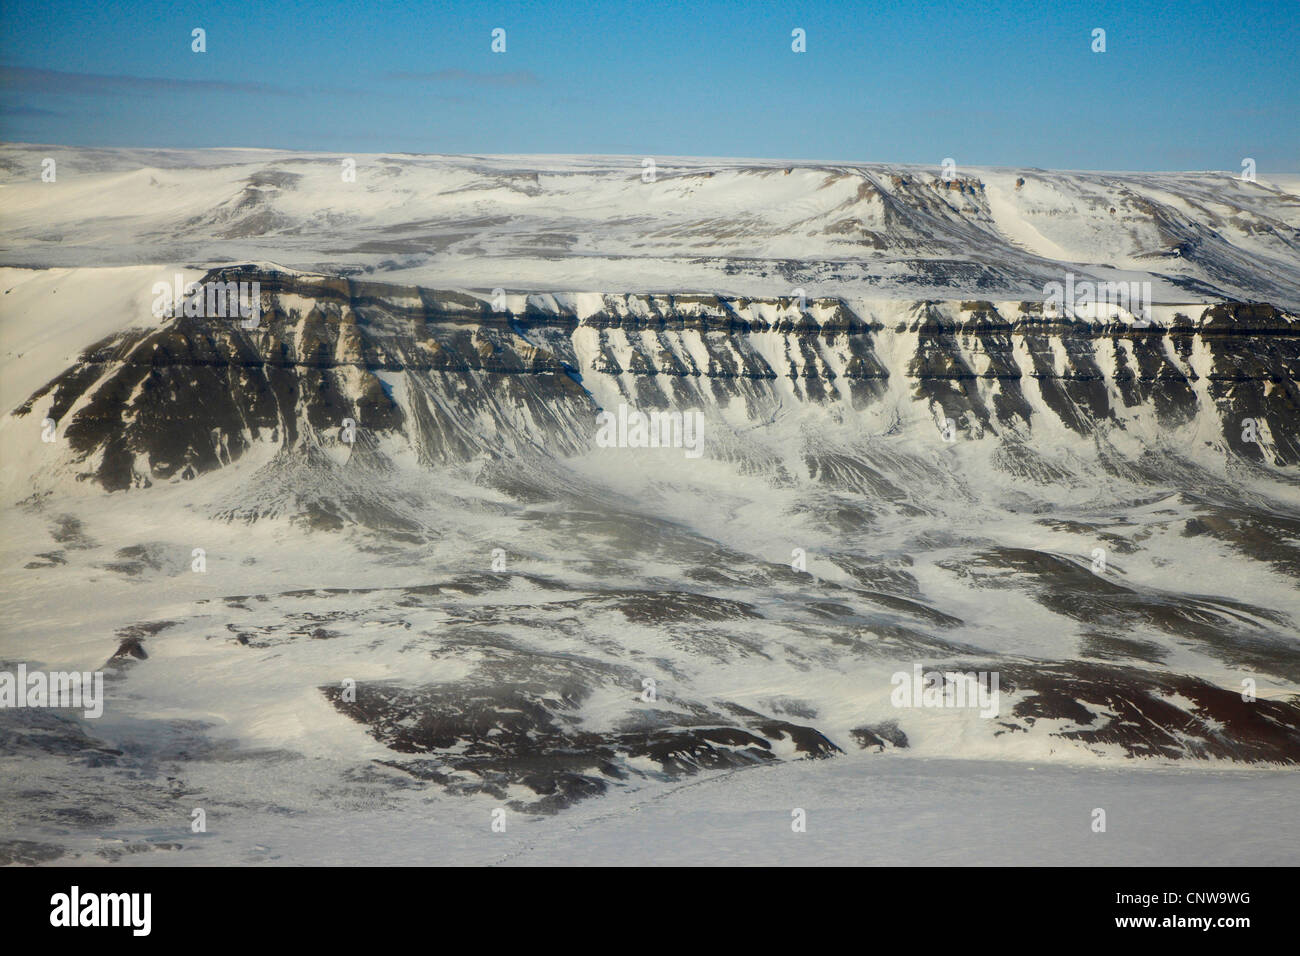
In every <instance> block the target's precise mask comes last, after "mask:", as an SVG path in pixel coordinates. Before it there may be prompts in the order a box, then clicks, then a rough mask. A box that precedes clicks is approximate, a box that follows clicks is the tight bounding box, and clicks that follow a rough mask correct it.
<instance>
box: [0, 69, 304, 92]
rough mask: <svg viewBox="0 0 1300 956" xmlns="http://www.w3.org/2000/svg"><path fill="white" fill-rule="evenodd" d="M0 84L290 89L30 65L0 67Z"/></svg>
mask: <svg viewBox="0 0 1300 956" xmlns="http://www.w3.org/2000/svg"><path fill="white" fill-rule="evenodd" d="M0 86H2V87H4V89H5V90H6V91H19V92H24V93H54V94H99V95H113V94H120V93H260V94H263V95H267V94H280V95H284V94H287V93H288V92H289V91H288V90H286V89H283V88H282V87H278V86H269V85H267V84H265V83H232V82H229V81H227V80H183V79H177V78H175V77H160V76H129V75H127V76H110V75H107V74H102V73H65V72H64V71H62V70H40V69H35V68H33V67H27V66H0Z"/></svg>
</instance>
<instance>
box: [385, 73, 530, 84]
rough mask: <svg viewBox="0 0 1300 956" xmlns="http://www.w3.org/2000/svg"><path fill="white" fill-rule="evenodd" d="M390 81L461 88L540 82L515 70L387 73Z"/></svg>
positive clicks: (528, 74)
mask: <svg viewBox="0 0 1300 956" xmlns="http://www.w3.org/2000/svg"><path fill="white" fill-rule="evenodd" d="M388 79H390V80H410V81H415V82H421V83H452V84H458V85H461V86H482V87H500V88H505V87H521V86H539V85H541V82H542V81H541V80H540V79H539V78H538V76H537V74H536V73H534V72H533V71H532V70H515V71H513V72H510V73H473V72H471V71H469V70H435V71H433V72H432V73H389V74H388Z"/></svg>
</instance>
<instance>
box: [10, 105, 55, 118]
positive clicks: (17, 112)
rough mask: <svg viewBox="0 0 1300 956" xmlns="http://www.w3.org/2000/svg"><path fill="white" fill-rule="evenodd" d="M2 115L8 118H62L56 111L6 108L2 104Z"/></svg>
mask: <svg viewBox="0 0 1300 956" xmlns="http://www.w3.org/2000/svg"><path fill="white" fill-rule="evenodd" d="M0 113H4V114H5V115H6V116H62V115H64V114H62V113H56V112H55V111H54V110H43V109H40V108H38V107H35V106H5V105H3V104H0Z"/></svg>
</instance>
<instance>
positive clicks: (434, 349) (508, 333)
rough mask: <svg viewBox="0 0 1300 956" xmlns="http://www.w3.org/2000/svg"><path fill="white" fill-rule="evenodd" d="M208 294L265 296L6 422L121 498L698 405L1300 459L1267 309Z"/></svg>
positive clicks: (356, 288)
mask: <svg viewBox="0 0 1300 956" xmlns="http://www.w3.org/2000/svg"><path fill="white" fill-rule="evenodd" d="M207 279H208V280H212V281H223V282H224V281H234V280H238V281H248V282H254V281H255V282H258V283H259V285H260V290H261V295H262V314H261V319H260V322H259V323H258V327H257V328H255V329H247V328H243V327H242V325H241V323H240V322H239V321H233V320H229V319H213V318H186V317H178V318H175V319H169V320H167V321H166V322H165V323H163V324H162V325H161V326H160V327H158V328H155V329H152V330H140V329H136V330H130V331H125V332H122V333H119V334H117V335H114V336H111V337H110V338H108V339H105V340H104V341H101V342H99V343H97V344H96V345H94V346H92V347H91V348H89V349H87V350H86V351H85V352H84V354H83V355H82V356H81V359H80V361H79V362H77V363H76V364H74V365H73V366H71V367H70V368H68V369H67V370H66V371H65V372H64V373H63V374H62V375H60V376H58V377H57V378H55V379H54V380H53V381H51V382H49V383H48V384H47V385H45V386H44V387H43V388H41V389H40V390H38V391H37V392H36V393H35V394H34V395H32V396H31V397H30V398H29V399H28V400H27V401H26V402H25V403H24V404H23V405H22V406H21V407H20V408H18V409H16V410H15V411H14V412H13V414H14V415H16V416H19V417H24V416H33V417H35V418H36V420H37V421H42V420H44V419H46V418H48V419H53V421H54V422H55V423H56V425H57V429H58V431H59V432H60V433H61V434H63V435H65V436H66V439H67V442H68V446H69V466H70V467H73V468H75V471H76V474H77V475H78V477H80V478H83V479H90V480H93V481H95V482H98V483H100V484H102V485H103V487H104V488H106V489H108V490H119V489H125V488H129V487H147V486H149V485H150V484H151V483H152V482H155V481H166V480H176V479H180V478H192V477H195V476H196V475H199V474H202V473H204V472H207V471H211V470H213V469H216V468H220V467H222V466H223V465H227V464H230V463H232V462H235V461H237V460H238V459H239V458H240V457H241V456H242V455H243V454H245V453H246V452H247V451H248V450H249V449H250V448H251V447H253V446H254V445H257V444H259V443H267V444H269V445H271V446H274V447H277V448H280V449H282V450H286V451H291V450H300V451H301V450H308V449H312V448H320V447H336V446H340V445H341V444H344V443H346V444H351V445H352V448H351V449H349V450H351V451H352V452H354V453H360V454H380V453H381V452H380V449H383V450H384V451H383V453H385V454H392V453H393V452H394V451H395V450H401V451H409V452H411V453H413V454H414V456H415V457H416V459H417V460H418V461H419V462H420V463H422V464H426V465H435V464H443V463H451V462H457V461H467V460H471V459H474V458H477V457H479V456H483V455H486V456H489V457H492V458H497V457H503V456H504V457H509V456H515V455H521V454H528V453H540V454H547V455H555V456H568V455H575V454H581V453H584V452H587V451H590V450H591V449H592V447H593V435H594V432H595V427H596V415H597V413H598V411H599V410H600V409H602V408H612V407H614V406H616V405H617V404H619V403H626V404H628V405H629V406H632V407H634V408H637V409H641V410H646V411H649V410H653V409H673V410H688V409H698V410H700V411H701V412H702V413H703V414H704V415H705V416H706V418H708V419H710V420H711V421H713V422H715V423H716V425H717V426H718V428H719V429H723V430H725V431H727V432H729V433H734V432H735V431H736V430H738V429H740V430H743V429H747V428H752V427H754V426H756V425H761V424H762V423H765V422H770V421H771V420H773V419H774V418H775V417H777V416H778V415H783V414H789V413H791V412H792V411H793V412H794V413H796V414H797V413H812V412H814V411H815V410H818V409H820V410H821V411H822V412H824V413H827V414H829V415H830V416H831V417H832V418H833V419H834V420H835V421H837V422H845V421H848V422H850V423H852V422H853V421H854V420H856V421H857V422H858V424H859V426H860V429H861V431H862V432H863V433H864V434H867V433H878V432H887V431H888V430H889V429H890V428H894V429H895V430H896V429H897V428H898V427H900V425H901V426H912V425H915V426H918V427H920V428H922V429H926V428H929V429H933V433H934V436H935V439H936V440H942V439H949V440H958V441H971V440H985V441H998V440H1003V441H1008V440H1014V441H1018V442H1023V441H1035V440H1054V438H1055V437H1056V436H1059V435H1061V434H1062V433H1069V434H1073V435H1075V436H1080V437H1103V438H1108V437H1109V436H1113V435H1120V434H1123V433H1129V434H1131V435H1134V436H1137V437H1141V438H1142V439H1143V440H1144V441H1148V442H1152V441H1160V440H1168V439H1170V438H1172V437H1174V436H1176V435H1178V434H1180V430H1186V436H1187V437H1188V438H1189V439H1190V440H1195V441H1196V442H1198V443H1201V444H1203V445H1204V444H1208V445H1210V446H1212V447H1216V448H1220V449H1222V450H1224V451H1226V452H1227V453H1229V454H1231V455H1234V456H1238V457H1241V458H1244V459H1249V460H1253V461H1257V462H1265V463H1269V464H1272V465H1277V466H1288V465H1295V464H1297V463H1300V435H1297V430H1296V428H1295V423H1296V422H1297V421H1300V387H1298V386H1297V381H1298V380H1300V324H1298V323H1297V320H1296V317H1295V316H1293V315H1289V314H1287V313H1284V312H1282V311H1280V310H1278V309H1275V308H1273V307H1272V306H1269V305H1247V304H1225V305H1216V306H1209V307H1204V306H1194V307H1177V308H1175V307H1157V310H1156V322H1155V323H1153V324H1152V325H1150V326H1149V327H1145V328H1142V327H1136V326H1134V325H1133V324H1132V323H1130V322H1126V321H1122V320H1119V319H1115V320H1109V321H1106V322H1094V323H1089V322H1079V321H1067V320H1064V319H1060V318H1054V317H1051V316H1050V315H1045V314H1044V311H1043V306H1042V304H1041V303H1016V302H1011V303H993V302H971V301H965V302H916V303H872V302H854V303H850V302H846V301H842V300H839V299H811V300H806V301H805V302H804V303H803V308H800V307H799V306H800V303H799V302H797V301H796V300H792V299H746V298H727V297H719V296H711V295H605V296H595V295H580V296H571V297H560V296H540V297H539V296H534V297H529V298H527V299H526V300H523V299H521V297H515V298H514V300H513V301H512V302H511V303H510V304H511V306H513V307H512V308H509V309H503V310H500V311H494V310H493V309H492V304H491V303H490V302H487V301H483V300H480V299H478V298H475V297H472V296H468V295H464V294H459V293H451V292H439V291H434V290H427V289H418V288H410V287H406V288H404V287H397V286H388V285H381V284H376V283H366V282H356V281H351V280H346V279H341V278H334V277H327V276H312V275H302V274H295V273H286V272H277V271H271V270H267V269H257V268H254V267H239V268H230V269H219V270H213V271H212V272H210V273H209V274H208V276H207ZM498 304H500V303H498ZM349 420H351V421H352V422H353V423H354V426H355V427H354V429H350V431H349V433H348V434H347V435H346V436H345V431H344V430H345V429H349V426H348V424H347V423H348V421H349ZM715 434H716V432H715ZM347 438H352V439H354V440H353V441H352V442H346V439H347ZM711 454H713V455H715V456H720V457H734V455H735V450H734V447H729V446H727V445H724V444H715V445H713V446H712V451H711Z"/></svg>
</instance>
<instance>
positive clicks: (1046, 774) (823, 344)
mask: <svg viewBox="0 0 1300 956" xmlns="http://www.w3.org/2000/svg"><path fill="white" fill-rule="evenodd" d="M46 158H50V159H53V160H54V168H56V169H57V177H56V178H55V180H54V181H53V182H47V181H42V178H41V172H42V168H43V165H42V161H43V160H44V159H46ZM347 160H351V161H352V167H354V169H355V177H354V178H351V179H350V178H349V177H348V175H346V174H347V171H348V170H349V168H350V167H349V164H348V163H347V162H346V161H347ZM642 172H643V166H642V163H641V162H640V160H639V158H637V159H633V158H618V157H559V158H557V157H545V156H511V157H455V156H406V155H391V156H390V155H385V156H354V157H347V156H337V155H326V154H301V153H289V152H279V151H267V150H201V151H178V150H109V149H74V148H65V147H39V146H24V145H12V144H11V145H4V146H0V412H2V414H0V528H2V529H3V534H2V535H0V582H2V583H3V587H0V622H2V623H0V863H6V862H8V863H20V864H21V863H69V862H76V863H101V862H103V863H110V864H124V863H146V864H167V865H172V864H190V863H194V864H210V863H275V864H290V863H330V864H351V863H360V862H366V863H403V864H416V863H435V864H441V863H474V864H486V863H522V864H534V863H541V864H547V863H613V864H629V865H646V864H671V863H691V864H725V863H772V864H780V863H804V864H814V863H834V864H854V863H861V864H869V863H885V864H904V865H906V864H913V863H914V864H953V865H960V864H980V863H991V864H1006V863H1043V864H1062V863H1082V864H1098V865H1101V864H1136V863H1155V864H1158V863H1179V864H1192V865H1196V864H1207V865H1209V864H1222V863H1243V864H1285V863H1295V862H1297V860H1298V859H1300V852H1297V851H1298V850H1300V827H1298V824H1300V819H1298V818H1297V811H1296V807H1297V806H1300V801H1298V800H1297V797H1300V777H1298V776H1297V774H1296V767H1297V765H1298V764H1300V641H1298V638H1297V635H1298V633H1300V632H1298V629H1297V621H1300V587H1297V581H1298V580H1300V385H1298V384H1297V380H1298V378H1300V324H1298V323H1300V177H1290V178H1287V177H1271V178H1270V177H1266V176H1263V175H1261V176H1260V177H1259V179H1258V181H1255V182H1244V181H1242V180H1240V179H1239V178H1235V177H1233V176H1231V175H1229V174H1226V173H1208V172H1207V173H1161V174H1157V173H1093V172H1056V171H1044V170H1037V169H1024V170H1016V169H974V168H971V169H958V171H957V175H956V177H955V178H953V179H951V180H946V179H944V178H943V177H942V176H941V175H940V170H939V169H938V168H935V169H928V168H922V167H913V166H899V165H883V164H815V163H807V162H785V163H781V162H769V161H746V160H701V159H674V158H657V159H656V168H655V175H654V176H653V177H643V175H642ZM648 179H651V180H652V181H648ZM177 276H179V277H180V279H179V280H178V279H177V278H176V277H177ZM1067 281H1068V283H1069V285H1070V287H1071V288H1076V287H1077V286H1078V284H1080V283H1094V284H1105V283H1124V284H1125V285H1126V286H1127V285H1128V284H1130V283H1136V284H1137V285H1138V286H1142V287H1144V288H1145V289H1147V290H1148V292H1149V301H1150V308H1149V309H1146V310H1141V311H1140V310H1138V309H1127V308H1125V307H1124V306H1123V305H1122V304H1121V305H1117V306H1113V307H1112V306H1109V305H1098V304H1092V305H1090V306H1089V308H1088V309H1087V310H1081V311H1079V312H1078V313H1071V314H1062V313H1061V311H1060V310H1059V309H1055V308H1053V307H1052V306H1051V305H1050V304H1049V303H1047V302H1045V299H1048V298H1049V294H1048V292H1047V291H1046V290H1047V289H1048V288H1049V287H1050V285H1051V284H1052V283H1061V284H1062V285H1064V284H1066V283H1067ZM188 283H196V284H197V286H198V289H199V290H200V298H201V299H202V294H203V293H204V292H205V291H207V290H210V289H212V288H218V287H219V288H222V289H227V288H231V286H230V285H229V284H230V283H234V284H235V286H238V284H240V283H243V284H244V286H245V288H250V289H255V290H256V291H255V295H256V297H257V308H256V312H255V316H254V318H253V320H252V321H248V320H247V319H246V318H245V317H240V316H233V317H232V316H231V315H229V314H212V313H211V311H210V310H205V309H204V308H203V307H202V305H198V306H196V307H195V308H192V309H189V310H188V313H189V314H187V309H186V308H184V307H183V306H184V303H179V302H173V303H171V304H173V305H177V306H178V307H177V308H175V309H173V308H170V307H168V308H162V309H160V308H159V289H160V288H167V289H172V288H176V287H177V285H179V287H181V288H184V287H185V285H186V284H188ZM164 298H166V296H164ZM176 298H178V299H179V298H180V297H176ZM195 301H198V300H195ZM213 301H214V300H213V299H212V298H211V297H208V298H206V299H202V302H203V303H205V304H210V303H212V302H213ZM651 416H653V417H651ZM610 422H618V423H619V424H618V427H617V428H613V427H607V426H608V425H609V423H610ZM629 422H632V423H633V424H632V425H631V426H630V427H629V424H628V423H629ZM693 440H697V442H698V446H697V447H696V449H695V450H696V451H697V452H698V454H691V453H690V452H691V451H692V448H691V444H692V441H693ZM20 666H22V667H23V668H25V670H26V671H27V672H36V671H40V672H46V673H48V672H71V671H77V672H102V674H103V675H104V700H103V714H102V716H98V717H87V716H85V714H84V713H82V712H81V711H79V710H77V709H74V708H68V707H63V708H56V707H49V706H14V705H10V704H12V703H13V702H12V701H11V702H10V704H6V698H5V696H4V694H5V685H4V676H3V675H5V674H7V673H8V674H13V673H16V672H17V669H18V668H19V667H20ZM963 675H970V676H969V677H966V676H963ZM968 691H969V694H967V692H968ZM976 691H979V692H978V693H976ZM1098 810H1101V811H1104V813H1103V814H1102V816H1100V817H1099V816H1098V814H1097V811H1098ZM196 811H201V812H198V813H196ZM1099 821H1102V822H1103V823H1104V825H1103V826H1099Z"/></svg>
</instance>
